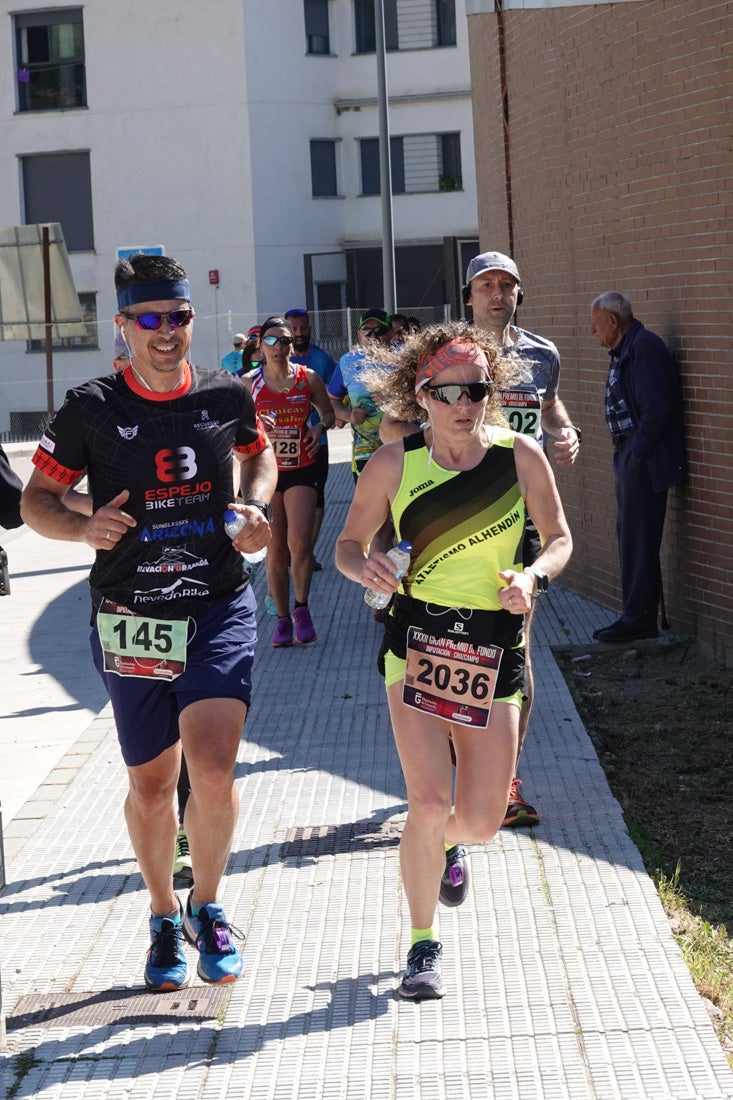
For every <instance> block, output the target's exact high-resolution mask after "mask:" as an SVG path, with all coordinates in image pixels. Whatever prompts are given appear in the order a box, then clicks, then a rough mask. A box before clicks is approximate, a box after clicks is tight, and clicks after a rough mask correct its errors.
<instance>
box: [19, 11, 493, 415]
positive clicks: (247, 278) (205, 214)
mask: <svg viewBox="0 0 733 1100" xmlns="http://www.w3.org/2000/svg"><path fill="white" fill-rule="evenodd" d="M374 8H375V5H374V0H267V2H266V3H265V2H264V0H218V2H217V4H216V14H215V17H214V15H213V14H212V11H211V10H210V9H206V8H205V7H202V6H201V5H200V4H196V3H194V2H193V0H176V2H175V3H173V2H172V0H158V2H157V3H156V5H155V9H154V15H153V17H152V19H151V11H150V5H149V4H146V3H143V2H142V0H129V3H127V4H126V5H125V7H124V11H117V10H116V9H112V8H110V5H109V4H108V3H107V2H106V0H87V2H86V3H85V4H84V5H79V6H76V7H75V6H73V5H71V4H54V3H48V2H47V3H43V4H41V3H36V2H30V3H27V4H26V5H25V6H23V7H21V8H18V7H17V6H15V5H13V6H11V5H9V4H7V3H3V4H0V58H2V59H4V64H2V65H0V132H1V133H2V141H1V142H0V224H2V225H18V224H24V223H31V222H46V221H59V222H61V224H62V226H63V229H64V235H65V238H66V242H67V247H68V250H69V254H70V261H71V267H72V271H73V274H74V279H75V283H76V287H77V290H78V292H79V294H80V302H81V307H82V312H83V314H84V316H85V318H86V320H87V322H88V326H87V335H86V336H85V337H80V336H73V337H69V338H68V340H66V341H64V340H61V341H60V342H59V344H58V346H57V347H56V348H55V350H54V376H55V380H56V386H57V390H58V396H57V400H60V399H61V397H62V395H63V392H64V389H65V388H66V386H67V385H68V384H69V383H70V382H72V381H75V380H77V381H78V380H80V379H83V378H87V377H91V376H93V375H94V374H99V373H102V372H104V371H106V370H107V369H108V368H109V366H110V364H111V359H112V337H113V324H112V319H113V317H114V313H115V300H114V292H113V286H112V276H113V269H114V264H115V262H116V259H117V257H118V255H119V251H120V250H121V249H123V250H124V249H126V248H129V249H136V248H140V247H143V248H162V249H163V250H164V251H165V252H166V253H167V254H169V255H173V256H175V257H176V258H178V259H180V260H181V262H182V263H183V264H184V265H185V267H186V269H187V270H188V272H189V274H190V277H191V282H192V286H193V288H194V297H195V301H194V304H195V307H196V309H197V314H198V318H197V323H196V334H195V338H194V347H193V354H194V355H195V357H196V359H197V361H198V362H201V363H203V364H206V365H214V364H215V363H216V362H217V361H218V359H219V358H220V357H221V356H222V355H223V354H225V353H226V352H227V351H229V350H230V347H231V344H230V337H231V334H232V333H233V332H234V331H246V329H247V328H248V327H249V326H250V325H251V324H254V323H255V322H256V321H257V320H258V319H260V320H261V319H262V318H263V317H264V316H266V315H267V314H268V313H270V312H274V311H278V310H283V309H287V308H289V307H293V306H303V305H305V304H306V302H307V303H308V304H309V305H310V306H312V307H313V308H314V309H316V310H319V309H320V310H340V309H342V308H344V307H353V308H355V309H358V308H359V307H363V306H368V305H374V304H377V303H378V302H379V301H381V297H382V278H381V224H382V223H381V199H380V195H379V150H378V141H377V138H378V105H377V76H376V73H377V69H376V55H375V32H374ZM385 31H386V33H385V40H386V46H387V76H388V86H389V95H390V130H391V157H392V190H393V193H394V194H393V220H394V238H395V249H396V256H397V304H398V306H399V307H400V308H403V307H404V308H408V309H414V308H417V307H423V306H432V307H436V308H441V307H442V306H443V303H445V302H446V301H447V289H446V285H445V275H444V266H445V264H444V261H445V253H446V248H447V247H448V245H447V243H446V242H450V247H451V248H453V250H454V253H455V257H456V259H455V264H454V266H455V268H456V270H459V269H460V267H461V265H462V264H463V262H464V259H465V257H466V255H467V254H468V253H470V252H471V251H472V250H473V248H474V245H475V241H476V239H477V221H476V195H475V175H474V156H473V126H472V117H471V98H470V83H469V62H468V37H467V26H466V18H465V4H464V0H385ZM453 282H454V283H455V278H454V280H453ZM454 290H455V288H454V287H453V291H454ZM347 336H348V333H344V337H345V338H347ZM44 369H45V368H44V355H43V348H42V346H41V344H40V342H38V343H35V342H32V341H29V342H28V343H25V342H23V343H19V342H17V341H15V342H5V343H3V342H0V389H1V395H0V396H1V398H2V399H1V400H0V434H2V433H7V432H8V431H9V430H10V427H11V420H12V421H13V422H14V423H15V424H16V425H17V424H18V423H20V421H21V420H22V419H23V418H24V417H25V418H26V419H28V416H29V414H31V413H33V412H34V411H35V412H36V413H38V410H41V409H43V407H44V404H45V397H44V393H43V386H44V382H43V378H44Z"/></svg>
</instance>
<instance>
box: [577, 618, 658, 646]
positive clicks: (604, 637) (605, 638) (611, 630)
mask: <svg viewBox="0 0 733 1100" xmlns="http://www.w3.org/2000/svg"><path fill="white" fill-rule="evenodd" d="M593 637H594V638H595V640H596V641H597V642H636V641H638V640H639V639H641V638H658V637H659V631H658V630H657V628H656V626H651V627H646V628H644V627H639V626H633V625H632V624H631V623H624V622H622V621H621V619H618V620H617V622H615V623H611V625H610V626H604V627H602V628H601V629H600V630H594V631H593Z"/></svg>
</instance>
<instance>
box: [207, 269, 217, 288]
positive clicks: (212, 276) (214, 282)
mask: <svg viewBox="0 0 733 1100" xmlns="http://www.w3.org/2000/svg"><path fill="white" fill-rule="evenodd" d="M209 282H210V283H211V285H212V286H218V285H219V271H218V268H216V267H212V269H211V271H210V272H209Z"/></svg>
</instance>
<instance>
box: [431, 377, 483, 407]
mask: <svg viewBox="0 0 733 1100" xmlns="http://www.w3.org/2000/svg"><path fill="white" fill-rule="evenodd" d="M425 389H426V390H427V391H428V393H430V394H432V397H433V401H442V402H443V404H444V405H455V404H457V403H458V402H459V401H460V399H461V397H462V396H463V394H464V393H465V394H468V400H469V401H473V402H474V403H476V402H478V401H483V399H484V398H485V397H488V396H489V394H490V393H491V382H461V383H457V382H456V383H447V384H446V385H444V386H426V387H425Z"/></svg>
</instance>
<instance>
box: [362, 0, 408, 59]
mask: <svg viewBox="0 0 733 1100" xmlns="http://www.w3.org/2000/svg"><path fill="white" fill-rule="evenodd" d="M374 19H375V11H374V0H354V28H355V32H356V52H357V53H374V51H375V50H376V48H377V39H376V27H375V22H374ZM384 44H385V48H386V49H388V50H398V49H399V48H400V40H399V34H398V31H397V0H384Z"/></svg>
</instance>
